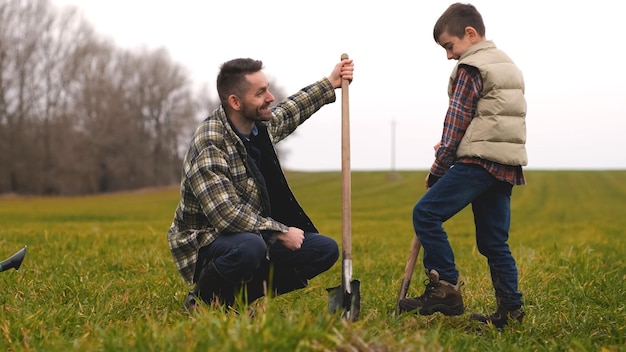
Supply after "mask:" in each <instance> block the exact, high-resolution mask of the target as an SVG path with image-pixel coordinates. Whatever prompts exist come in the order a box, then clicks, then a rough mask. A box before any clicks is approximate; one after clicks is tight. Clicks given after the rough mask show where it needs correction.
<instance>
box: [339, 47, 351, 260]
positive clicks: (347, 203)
mask: <svg viewBox="0 0 626 352" xmlns="http://www.w3.org/2000/svg"><path fill="white" fill-rule="evenodd" d="M347 58H348V54H341V60H345V59H347ZM349 83H350V82H348V80H347V79H342V80H341V176H342V177H341V180H342V182H341V186H342V187H341V215H342V228H341V247H342V250H343V259H344V260H352V215H351V211H352V204H351V197H352V195H351V188H352V185H351V171H350V101H349V94H348V93H349V91H348V86H349Z"/></svg>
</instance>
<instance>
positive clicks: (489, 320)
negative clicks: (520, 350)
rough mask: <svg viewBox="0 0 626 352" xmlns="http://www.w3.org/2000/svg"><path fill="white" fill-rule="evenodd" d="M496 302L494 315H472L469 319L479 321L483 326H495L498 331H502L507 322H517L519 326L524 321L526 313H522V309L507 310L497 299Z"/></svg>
mask: <svg viewBox="0 0 626 352" xmlns="http://www.w3.org/2000/svg"><path fill="white" fill-rule="evenodd" d="M497 302H498V309H497V310H496V311H495V313H492V314H489V315H484V314H479V313H472V314H471V315H470V319H471V320H475V321H479V322H481V323H484V324H493V326H495V327H496V328H498V329H502V328H504V327H505V326H507V325H508V324H509V321H511V322H514V321H517V322H518V323H520V324H521V323H522V320H523V319H524V315H526V313H524V311H523V310H522V308H517V309H512V310H511V309H507V308H506V307H505V306H504V305H503V304H502V303H501V301H500V299H499V298H498V299H497Z"/></svg>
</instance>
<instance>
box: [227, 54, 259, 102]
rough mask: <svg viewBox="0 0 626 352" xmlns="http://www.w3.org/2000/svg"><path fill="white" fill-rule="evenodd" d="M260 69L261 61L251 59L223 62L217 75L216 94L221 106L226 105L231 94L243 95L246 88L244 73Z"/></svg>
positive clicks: (246, 82)
mask: <svg viewBox="0 0 626 352" xmlns="http://www.w3.org/2000/svg"><path fill="white" fill-rule="evenodd" d="M262 69H263V62H262V61H259V60H253V59H233V60H230V61H226V62H225V63H223V64H222V66H221V67H220V72H219V74H218V75H217V94H218V95H219V97H220V102H221V103H222V106H227V104H228V96H229V95H231V94H235V95H237V96H239V97H241V96H243V94H245V92H246V90H247V89H248V81H247V80H246V75H247V74H251V73H255V72H258V71H261V70H262Z"/></svg>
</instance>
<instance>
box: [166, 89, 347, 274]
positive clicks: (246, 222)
mask: <svg viewBox="0 0 626 352" xmlns="http://www.w3.org/2000/svg"><path fill="white" fill-rule="evenodd" d="M335 99H336V97H335V90H334V88H333V86H332V85H331V83H330V81H328V79H326V78H324V79H322V80H320V81H318V82H316V83H314V84H312V85H310V86H308V87H305V88H303V89H302V90H300V91H299V92H297V93H296V94H294V95H292V96H290V97H288V98H287V99H285V100H284V101H282V102H280V103H279V104H277V105H276V106H275V107H274V108H273V109H272V113H273V115H274V117H273V119H272V120H271V121H268V122H267V128H268V132H269V134H270V136H271V138H272V141H273V142H274V143H277V142H278V141H280V140H282V139H284V138H285V137H287V136H288V135H289V134H291V133H292V132H293V131H294V130H295V129H296V128H297V127H298V126H299V125H300V124H301V123H303V122H304V121H305V120H307V119H308V118H309V117H310V116H311V115H312V114H313V113H315V112H316V111H317V110H319V109H320V108H321V107H322V106H324V105H326V104H329V103H332V102H334V101H335ZM247 160H248V158H247V152H246V148H245V146H244V144H243V142H242V141H241V139H240V138H239V136H237V134H236V132H235V131H234V130H233V128H232V127H231V125H230V124H229V123H228V117H226V114H225V112H224V109H223V108H222V107H219V108H218V109H216V110H215V111H213V112H212V113H211V114H210V115H209V117H207V118H206V119H205V120H204V121H202V123H201V124H200V125H199V126H198V128H197V130H196V132H195V133H194V136H193V137H192V140H191V144H190V147H189V150H188V152H187V155H186V156H185V160H184V162H183V171H182V180H181V187H180V202H179V204H178V207H177V208H176V212H175V216H174V221H173V222H172V225H171V227H170V229H169V231H168V233H167V239H168V242H169V246H170V250H171V252H172V255H173V256H174V261H175V263H176V267H177V268H178V271H179V272H180V274H181V275H182V277H183V279H184V280H185V282H186V283H187V284H190V285H191V284H193V274H194V270H195V266H196V261H197V259H198V249H200V248H201V247H204V246H206V245H208V244H210V243H211V242H213V241H214V240H215V239H216V238H217V237H218V236H220V235H222V234H228V233H239V232H252V233H259V234H261V231H275V232H287V230H288V227H287V226H286V225H284V224H282V223H280V222H278V221H276V220H274V219H272V218H270V217H264V216H262V213H263V206H262V201H261V191H260V189H259V187H258V185H257V183H256V181H255V178H254V176H253V174H252V171H251V170H250V169H249V165H248V164H247V163H248V161H247Z"/></svg>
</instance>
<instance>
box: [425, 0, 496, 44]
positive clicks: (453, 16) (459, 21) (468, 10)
mask: <svg viewBox="0 0 626 352" xmlns="http://www.w3.org/2000/svg"><path fill="white" fill-rule="evenodd" d="M468 26H469V27H474V29H475V30H476V32H478V35H480V36H481V37H484V36H485V24H484V23H483V17H482V16H481V15H480V12H478V10H476V8H475V7H474V5H471V4H461V3H459V2H457V3H455V4H452V5H450V7H448V9H447V10H446V11H445V12H444V13H443V14H442V15H441V16H440V17H439V19H438V20H437V23H435V28H434V29H433V37H434V38H435V42H437V43H438V42H439V36H441V34H443V32H448V34H450V35H453V36H455V37H458V38H463V37H464V36H465V28H466V27H468Z"/></svg>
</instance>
